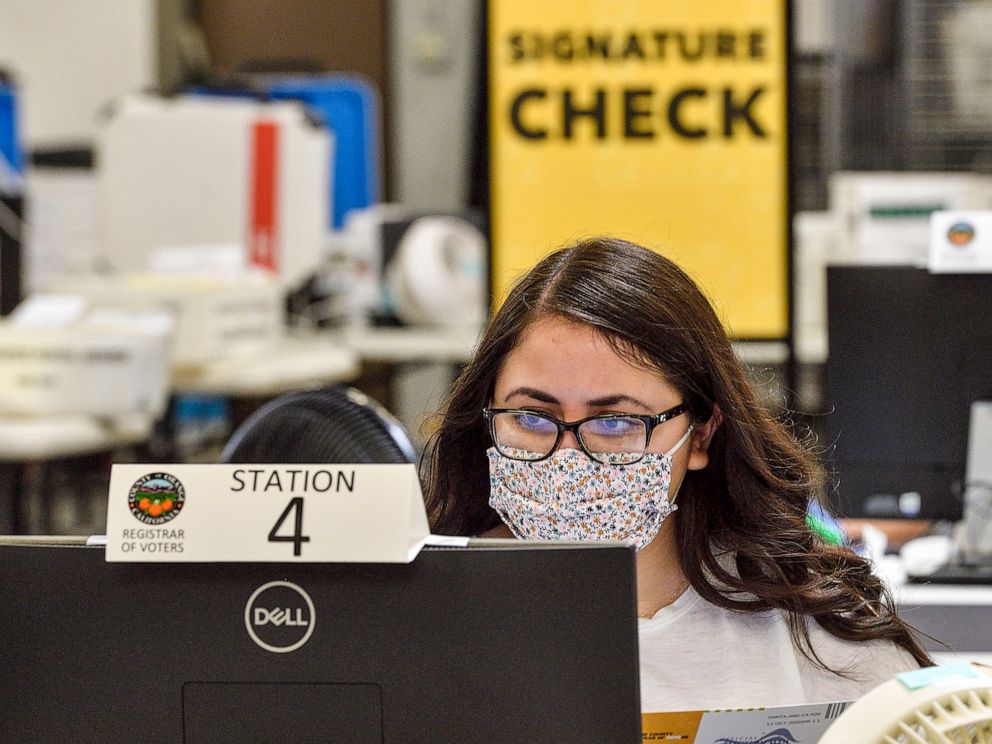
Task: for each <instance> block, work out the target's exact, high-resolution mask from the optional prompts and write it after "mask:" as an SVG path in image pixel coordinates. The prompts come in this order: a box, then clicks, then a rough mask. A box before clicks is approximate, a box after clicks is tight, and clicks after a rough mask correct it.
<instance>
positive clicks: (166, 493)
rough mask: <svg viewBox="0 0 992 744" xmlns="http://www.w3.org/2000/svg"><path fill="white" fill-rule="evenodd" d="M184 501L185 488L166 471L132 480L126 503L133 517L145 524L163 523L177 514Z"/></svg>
mask: <svg viewBox="0 0 992 744" xmlns="http://www.w3.org/2000/svg"><path fill="white" fill-rule="evenodd" d="M184 503H186V489H184V488H183V484H182V483H180V482H179V479H178V478H176V477H175V476H173V475H169V474H168V473H149V474H148V475H143V476H142V477H140V478H138V480H136V481H135V482H134V485H133V486H131V490H130V491H129V492H128V495H127V505H128V506H129V507H130V509H131V513H132V514H133V515H134V518H135V519H137V520H138V521H139V522H144V523H145V524H165V523H166V522H169V521H171V520H173V519H175V518H176V517H178V516H179V512H181V511H182V509H183V504H184Z"/></svg>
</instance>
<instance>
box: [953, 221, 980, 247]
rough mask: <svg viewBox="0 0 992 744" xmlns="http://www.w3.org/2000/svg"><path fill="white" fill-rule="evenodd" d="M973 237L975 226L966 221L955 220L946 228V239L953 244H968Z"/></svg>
mask: <svg viewBox="0 0 992 744" xmlns="http://www.w3.org/2000/svg"><path fill="white" fill-rule="evenodd" d="M974 238H975V228H974V227H972V226H971V225H969V224H968V223H967V222H955V223H954V224H953V225H951V226H950V227H949V228H948V230H947V239H948V241H950V242H951V243H952V244H953V245H968V243H970V242H971V241H972V240H974Z"/></svg>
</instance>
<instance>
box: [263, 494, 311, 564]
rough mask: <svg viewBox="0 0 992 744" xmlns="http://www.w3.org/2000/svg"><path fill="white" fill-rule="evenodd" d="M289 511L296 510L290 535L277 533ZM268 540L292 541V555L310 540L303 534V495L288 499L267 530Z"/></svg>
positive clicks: (297, 552)
mask: <svg viewBox="0 0 992 744" xmlns="http://www.w3.org/2000/svg"><path fill="white" fill-rule="evenodd" d="M291 511H295V512H296V520H295V525H294V529H293V534H292V535H278V534H276V533H277V532H279V528H280V527H282V525H283V522H285V521H286V519H287V518H288V517H289V513H290V512H291ZM269 542H291V543H293V555H296V556H298V555H299V554H300V551H301V550H302V548H303V543H305V542H310V537H309V536H308V535H304V534H303V497H302V496H296V497H294V498H292V499H290V500H289V503H288V504H287V505H286V508H285V510H284V511H283V513H282V514H281V515H280V516H279V519H277V520H276V523H275V524H274V525H273V526H272V529H271V530H270V531H269Z"/></svg>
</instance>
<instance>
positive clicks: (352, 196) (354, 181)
mask: <svg viewBox="0 0 992 744" xmlns="http://www.w3.org/2000/svg"><path fill="white" fill-rule="evenodd" d="M191 92H192V93H195V94H198V95H217V96H228V97H244V98H250V97H255V96H257V95H258V93H259V91H258V90H247V89H238V88H223V89H211V88H194V89H193V90H192V91H191ZM261 93H262V95H264V96H268V97H269V98H271V99H273V100H293V101H302V102H303V103H305V104H306V105H307V107H308V108H309V109H310V111H311V112H312V113H313V114H315V115H316V116H317V118H319V119H320V120H321V121H322V122H324V124H325V125H326V126H327V127H328V128H329V129H330V130H331V132H332V134H333V135H334V151H333V154H332V155H331V163H332V182H331V209H330V213H331V227H333V228H335V229H338V228H340V227H342V226H343V225H344V218H345V215H346V214H348V212H350V211H351V210H353V209H363V208H365V207H368V206H371V205H372V204H377V203H378V202H379V201H381V188H382V187H381V184H380V175H379V172H380V169H381V163H380V160H381V158H380V151H381V143H382V135H381V131H380V124H379V121H380V112H379V99H378V96H377V94H376V90H375V88H374V87H373V85H372V84H371V83H369V82H366V81H365V80H362V79H361V78H358V77H355V76H353V75H324V76H307V77H286V78H274V79H266V80H265V81H264V82H263V83H262V88H261Z"/></svg>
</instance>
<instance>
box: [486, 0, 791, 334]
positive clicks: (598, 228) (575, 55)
mask: <svg viewBox="0 0 992 744" xmlns="http://www.w3.org/2000/svg"><path fill="white" fill-rule="evenodd" d="M785 6H786V4H785V3H784V2H782V0H702V1H700V2H691V3H690V2H660V1H659V0H569V1H568V2H559V1H557V0H552V1H551V2H543V3H541V2H538V3H535V2H533V0H490V2H489V69H490V72H489V75H490V93H489V95H490V100H489V111H490V123H489V124H490V143H491V144H490V147H491V151H490V173H491V183H490V198H491V207H490V214H491V229H492V241H493V255H492V277H491V279H492V288H493V297H494V300H495V301H496V302H497V303H499V302H501V301H502V299H503V297H504V296H505V294H506V291H507V289H508V287H509V285H510V284H511V283H512V282H513V280H514V279H516V278H517V277H518V276H520V274H522V273H523V272H525V271H526V270H527V269H528V268H530V267H531V266H532V265H533V264H534V262H535V261H536V260H538V259H539V258H540V257H541V256H543V255H544V254H546V253H548V252H549V251H551V250H552V249H554V248H556V247H558V246H560V245H562V244H565V243H568V242H572V241H574V240H576V239H579V238H582V237H584V236H590V235H597V234H611V235H615V236H617V237H621V238H625V239H627V240H631V241H634V242H636V243H640V244H642V245H646V246H648V247H650V248H653V249H655V250H657V251H659V252H661V253H663V254H665V255H666V256H668V257H670V258H672V259H673V260H675V261H676V262H677V263H678V264H679V265H681V266H682V267H683V268H684V269H686V270H687V271H688V272H689V273H690V274H691V275H692V276H693V277H694V278H695V279H696V280H697V281H698V282H699V283H700V284H701V286H702V287H703V289H704V290H705V291H706V292H707V293H708V294H709V295H710V297H711V299H712V300H713V301H714V303H715V304H716V306H717V309H718V311H719V312H720V313H721V315H722V317H723V318H724V320H725V322H726V323H727V326H728V329H729V330H730V332H731V333H732V334H733V335H734V336H736V337H739V338H783V337H785V336H786V335H787V333H788V326H789V316H788V304H789V303H788V292H789V287H788V214H787V210H788V183H787V129H786V100H787V91H786V54H787V43H786V19H785V12H786V11H785Z"/></svg>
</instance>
